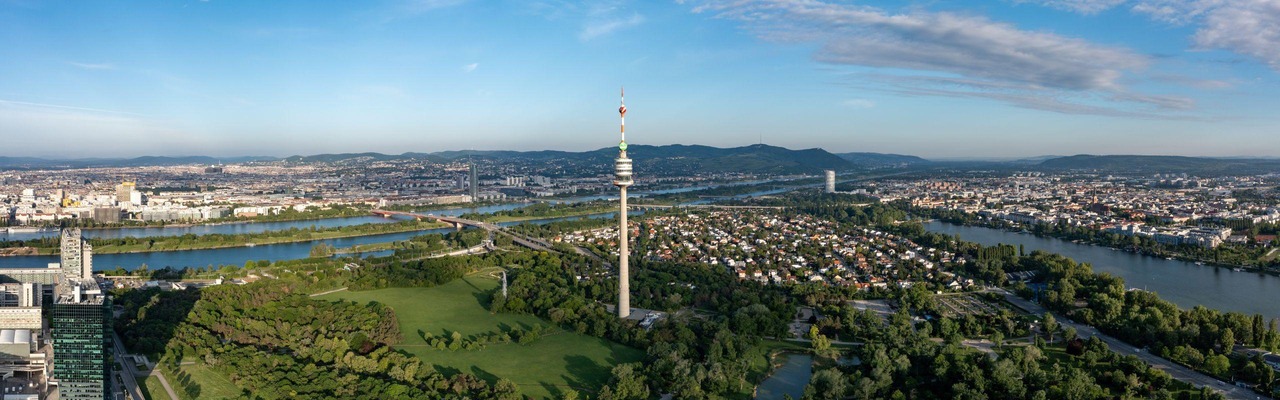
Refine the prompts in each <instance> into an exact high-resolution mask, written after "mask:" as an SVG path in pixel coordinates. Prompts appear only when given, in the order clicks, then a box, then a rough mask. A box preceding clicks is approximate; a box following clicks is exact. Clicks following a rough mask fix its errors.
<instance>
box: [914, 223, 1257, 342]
mask: <svg viewBox="0 0 1280 400" xmlns="http://www.w3.org/2000/svg"><path fill="white" fill-rule="evenodd" d="M924 228H925V229H926V230H928V231H930V232H936V233H941V234H946V235H960V239H962V240H965V241H970V242H977V243H981V244H984V245H987V246H994V245H996V244H1000V243H1004V244H1012V245H1023V246H1025V247H1026V250H1027V252H1031V251H1034V250H1042V251H1046V252H1050V253H1057V254H1061V255H1064V256H1067V257H1071V258H1072V259H1074V260H1076V261H1078V262H1085V263H1089V264H1090V265H1092V266H1093V270H1094V271H1096V272H1107V273H1110V274H1112V275H1115V276H1119V277H1121V278H1124V282H1125V285H1127V286H1128V287H1130V288H1138V289H1146V290H1150V291H1153V292H1156V293H1159V294H1160V297H1162V298H1164V299H1165V300H1169V301H1172V302H1174V303H1175V304H1177V305H1178V306H1180V307H1182V308H1191V307H1194V306H1197V305H1203V306H1205V307H1209V308H1214V309H1218V310H1222V311H1235V312H1241V313H1245V314H1262V316H1263V317H1264V318H1266V319H1271V318H1276V317H1280V277H1275V276H1271V275H1266V274H1260V273H1256V272H1236V271H1233V270H1230V269H1226V268H1218V267H1211V266H1201V265H1196V264H1195V263H1190V262H1186V261H1178V260H1166V259H1163V258H1157V257H1151V256H1144V255H1139V254H1134V253H1129V252H1126V251H1119V250H1112V249H1111V248H1109V247H1102V246H1093V245H1087V244H1076V243H1072V242H1070V241H1066V240H1062V239H1056V238H1050V237H1037V236H1035V235H1031V234H1019V233H1016V232H1009V231H1005V230H1000V229H991V228H983V227H974V226H962V225H954V224H948V223H945V222H940V221H931V222H928V223H925V224H924Z"/></svg>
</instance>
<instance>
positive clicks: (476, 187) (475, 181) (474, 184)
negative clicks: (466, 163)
mask: <svg viewBox="0 0 1280 400" xmlns="http://www.w3.org/2000/svg"><path fill="white" fill-rule="evenodd" d="M470 178H471V181H470V182H468V183H469V184H470V185H471V202H473V203H474V202H477V201H480V179H479V176H478V175H477V174H476V163H475V161H472V162H471V176H470Z"/></svg>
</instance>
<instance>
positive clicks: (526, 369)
mask: <svg viewBox="0 0 1280 400" xmlns="http://www.w3.org/2000/svg"><path fill="white" fill-rule="evenodd" d="M497 287H498V282H496V281H494V280H492V279H488V278H486V277H480V276H474V275H473V276H471V277H467V278H463V279H459V280H456V281H453V282H450V283H447V284H445V285H442V286H438V287H433V288H393V289H380V290H371V291H362V292H351V291H343V292H337V293H332V294H328V295H324V296H320V297H317V299H323V300H348V301H354V302H357V303H367V302H370V301H377V302H380V303H382V304H386V305H388V306H390V307H391V308H392V309H394V310H395V312H396V317H397V318H398V319H399V322H400V331H401V334H402V336H403V340H401V343H400V345H397V346H396V348H397V349H400V350H404V351H406V352H409V353H412V354H413V355H415V356H417V357H418V358H421V359H422V360H423V361H425V362H426V363H428V364H434V365H435V368H436V369H437V370H439V371H442V372H445V373H446V374H451V373H454V372H466V373H470V374H472V375H475V376H477V377H480V378H483V379H485V380H486V381H489V382H490V383H492V382H495V381H497V379H498V377H503V378H507V379H510V380H511V381H513V382H515V383H516V384H517V385H518V386H519V387H520V391H521V393H524V394H526V395H529V396H533V397H539V398H558V397H559V395H560V393H562V391H563V390H564V388H574V389H575V390H577V391H579V392H581V393H583V394H587V393H591V394H594V392H595V390H596V389H598V388H599V387H600V386H601V385H603V384H605V383H607V382H608V379H609V370H610V369H611V368H612V367H613V365H615V364H619V363H628V362H636V361H640V360H641V359H642V358H643V357H644V354H643V353H642V352H641V351H640V350H636V349H634V348H631V347H627V346H624V345H621V344H617V343H613V342H610V341H607V340H604V339H600V338H596V337H592V336H587V335H581V334H578V333H574V332H571V331H565V330H563V329H560V328H559V327H556V326H555V325H554V324H552V323H551V322H549V321H544V320H542V319H539V318H537V317H534V316H530V315H516V314H492V313H490V312H489V310H488V309H486V308H485V304H486V303H487V301H488V300H487V299H488V297H489V293H490V292H491V291H492V290H494V289H495V288H497ZM537 324H541V325H543V326H544V327H546V328H548V330H547V331H546V333H545V334H544V336H542V337H541V338H539V339H537V340H536V341H534V342H532V343H528V344H523V345H521V344H516V343H504V344H490V345H488V346H486V347H485V348H484V349H481V350H456V351H451V350H436V349H434V348H432V347H430V346H428V345H427V343H426V341H425V340H423V338H422V335H421V334H420V333H419V331H422V332H428V333H431V334H432V335H436V336H442V335H445V336H447V333H446V332H447V331H457V332H459V333H461V334H462V335H463V336H464V337H472V336H473V335H477V334H483V333H488V332H495V331H499V332H500V331H505V330H508V329H512V328H524V329H527V328H530V327H532V326H534V325H537Z"/></svg>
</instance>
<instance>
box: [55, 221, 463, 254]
mask: <svg viewBox="0 0 1280 400" xmlns="http://www.w3.org/2000/svg"><path fill="white" fill-rule="evenodd" d="M448 226H450V225H449V224H445V223H440V222H426V221H401V222H396V223H388V224H364V225H353V226H345V227H340V228H333V229H325V230H296V229H295V230H286V231H271V232H265V233H264V234H249V235H223V234H211V235H201V236H194V237H184V236H176V237H175V236H171V237H161V238H158V239H157V238H136V239H130V240H120V239H113V241H123V242H132V243H127V244H118V245H116V244H102V243H101V242H100V241H98V243H97V244H95V245H94V249H93V252H94V254H95V255H102V254H136V253H154V252H166V251H191V250H215V249H230V248H238V247H254V246H258V245H270V244H282V243H301V242H311V241H319V240H327V239H343V238H353V237H362V236H374V235H384V234H391V233H404V232H414V231H423V230H430V229H439V228H445V227H448ZM235 238H242V239H235ZM230 240H237V241H236V242H234V243H227V242H228V241H230ZM95 241H96V240H92V241H90V243H93V242H95ZM35 249H36V250H37V251H38V254H39V255H54V254H57V249H56V248H35Z"/></svg>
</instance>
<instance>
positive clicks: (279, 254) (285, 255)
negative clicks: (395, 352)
mask: <svg viewBox="0 0 1280 400" xmlns="http://www.w3.org/2000/svg"><path fill="white" fill-rule="evenodd" d="M711 187H716V186H711ZM704 189H705V187H704ZM680 190H687V188H680V189H668V190H662V191H655V192H653V193H654V194H657V193H665V192H672V191H680ZM781 191H785V190H782V189H770V190H765V191H760V192H755V193H748V194H743V195H739V196H734V197H736V198H742V197H749V196H759V195H764V194H772V193H779V192H781ZM592 199H594V198H593V197H584V198H578V199H572V200H571V201H574V202H577V201H589V200H592ZM699 203H701V202H700V201H695V202H691V203H690V204H699ZM529 204H533V203H523V202H513V203H503V204H495V205H488V206H481V207H455V208H444V209H423V210H421V211H419V212H420V213H423V214H428V213H429V214H435V215H442V216H460V215H462V214H467V213H482V214H483V213H492V212H495V211H504V210H513V209H517V208H520V207H525V206H528V205H529ZM631 214H632V215H641V214H643V212H641V211H632V212H631ZM615 217H616V213H615V212H608V213H600V214H591V215H585V216H573V217H559V218H547V219H538V220H530V221H511V222H503V223H500V224H498V225H499V226H503V227H507V226H512V225H518V224H521V223H535V224H544V223H549V222H555V221H564V220H575V219H582V218H615ZM396 220H397V219H391V218H382V217H375V216H361V217H345V218H329V219H319V220H306V221H286V222H249V223H232V224H219V225H193V226H169V227H150V228H119V229H90V230H85V236H87V237H90V238H119V237H144V236H180V235H185V234H188V233H190V234H196V235H205V234H212V233H220V234H238V233H257V232H265V231H275V230H283V229H290V228H299V229H301V228H310V227H311V226H313V225H314V226H316V227H317V228H332V227H341V226H349V225H358V224H366V223H382V222H393V221H396ZM447 231H448V229H447V228H446V229H436V230H430V231H418V232H402V233H392V234H381V235H371V236H361V237H350V238H340V239H325V240H316V241H308V242H296V243H280V244H269V245H258V246H253V247H232V248H223V249H204V250H186V251H163V252H149V253H128V254H95V255H94V257H93V264H94V269H95V270H107V269H114V268H116V267H124V268H125V269H134V268H138V267H140V266H142V265H144V264H145V265H147V267H148V268H152V269H156V268H163V267H166V266H170V267H174V268H182V267H204V266H209V265H212V266H219V265H244V263H245V262H246V261H257V260H271V261H278V260H292V259H299V258H306V257H308V256H310V253H311V248H312V247H313V246H315V245H316V244H320V243H325V244H330V245H333V246H334V247H337V248H345V247H351V246H355V245H362V244H370V243H383V242H392V241H398V240H405V239H408V238H410V237H413V236H416V235H421V234H424V233H431V232H447ZM56 234H57V232H56V231H44V232H39V233H21V234H17V235H29V236H28V237H21V236H19V237H14V236H12V235H9V236H5V235H0V240H5V239H7V240H29V239H33V238H38V237H44V236H53V235H56ZM56 262H58V257H57V256H13V257H0V268H43V267H45V266H47V265H48V264H49V263H56Z"/></svg>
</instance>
